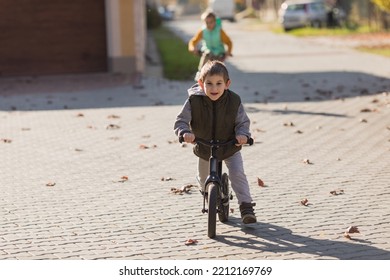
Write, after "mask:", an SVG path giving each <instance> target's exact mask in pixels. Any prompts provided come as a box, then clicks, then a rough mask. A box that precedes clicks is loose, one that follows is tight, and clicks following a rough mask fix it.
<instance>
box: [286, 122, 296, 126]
mask: <svg viewBox="0 0 390 280" xmlns="http://www.w3.org/2000/svg"><path fill="white" fill-rule="evenodd" d="M283 125H284V126H295V125H294V123H293V122H286V123H284V124H283Z"/></svg>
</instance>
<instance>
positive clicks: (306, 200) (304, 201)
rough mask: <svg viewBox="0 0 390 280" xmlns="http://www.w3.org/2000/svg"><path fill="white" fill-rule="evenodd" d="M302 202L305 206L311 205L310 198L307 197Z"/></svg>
mask: <svg viewBox="0 0 390 280" xmlns="http://www.w3.org/2000/svg"><path fill="white" fill-rule="evenodd" d="M301 204H302V205H303V206H308V205H309V200H308V199H307V198H304V199H302V200H301Z"/></svg>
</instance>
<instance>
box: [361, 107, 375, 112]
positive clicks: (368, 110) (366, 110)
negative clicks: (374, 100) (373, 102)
mask: <svg viewBox="0 0 390 280" xmlns="http://www.w3.org/2000/svg"><path fill="white" fill-rule="evenodd" d="M360 112H361V113H369V112H372V110H371V109H368V108H364V109H361V110H360Z"/></svg>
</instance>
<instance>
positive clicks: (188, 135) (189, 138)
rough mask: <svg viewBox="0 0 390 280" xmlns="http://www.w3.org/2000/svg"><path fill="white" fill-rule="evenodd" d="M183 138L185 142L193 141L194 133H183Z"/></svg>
mask: <svg viewBox="0 0 390 280" xmlns="http://www.w3.org/2000/svg"><path fill="white" fill-rule="evenodd" d="M183 138H184V142H186V143H194V141H195V135H194V134H192V133H189V132H187V133H184V134H183Z"/></svg>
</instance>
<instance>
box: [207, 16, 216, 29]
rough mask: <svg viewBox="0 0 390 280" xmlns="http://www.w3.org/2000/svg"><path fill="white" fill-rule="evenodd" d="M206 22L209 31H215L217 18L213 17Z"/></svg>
mask: <svg viewBox="0 0 390 280" xmlns="http://www.w3.org/2000/svg"><path fill="white" fill-rule="evenodd" d="M205 22H206V27H207V29H208V30H213V29H214V27H215V18H213V17H208V18H206V19H205Z"/></svg>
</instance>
